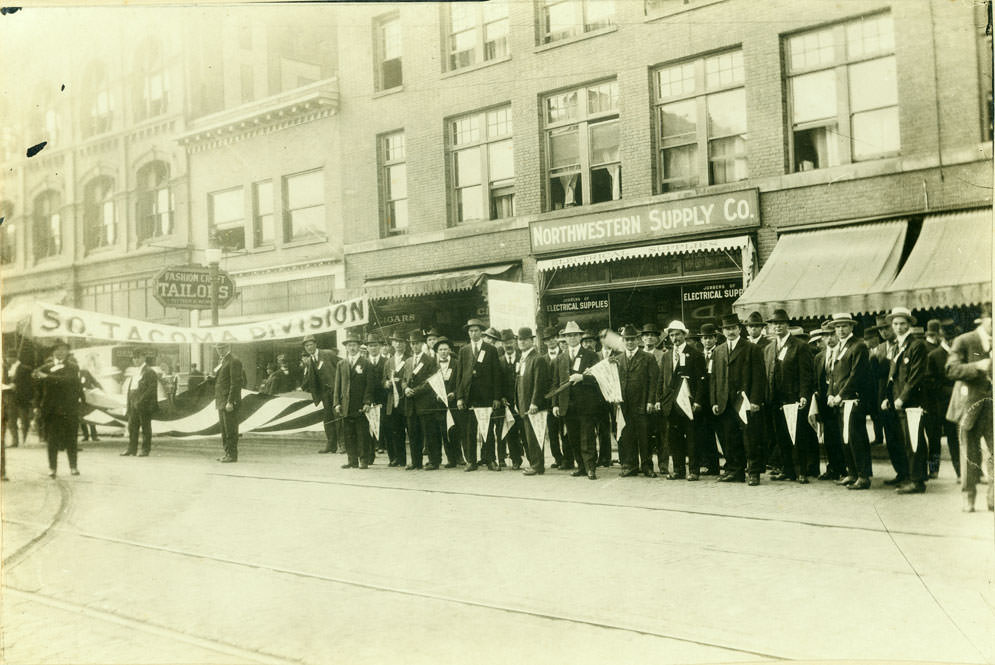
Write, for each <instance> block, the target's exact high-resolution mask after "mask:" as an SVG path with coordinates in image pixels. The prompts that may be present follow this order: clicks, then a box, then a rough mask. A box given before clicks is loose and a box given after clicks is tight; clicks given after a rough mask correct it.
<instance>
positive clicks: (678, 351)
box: [674, 342, 688, 353]
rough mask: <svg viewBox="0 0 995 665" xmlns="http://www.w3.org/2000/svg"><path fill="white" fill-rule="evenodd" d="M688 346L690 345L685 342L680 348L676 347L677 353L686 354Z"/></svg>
mask: <svg viewBox="0 0 995 665" xmlns="http://www.w3.org/2000/svg"><path fill="white" fill-rule="evenodd" d="M687 345H688V343H687V342H684V343H683V344H681V345H680V346H675V347H674V351H676V352H677V353H684V349H685V347H687Z"/></svg>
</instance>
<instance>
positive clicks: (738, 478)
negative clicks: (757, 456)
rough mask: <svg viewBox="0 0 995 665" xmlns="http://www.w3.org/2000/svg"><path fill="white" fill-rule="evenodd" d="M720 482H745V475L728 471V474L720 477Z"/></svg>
mask: <svg viewBox="0 0 995 665" xmlns="http://www.w3.org/2000/svg"><path fill="white" fill-rule="evenodd" d="M719 482H720V483H741V482H743V477H742V476H737V475H736V474H733V473H728V474H726V475H724V476H721V477H720V478H719Z"/></svg>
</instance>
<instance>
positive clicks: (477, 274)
mask: <svg viewBox="0 0 995 665" xmlns="http://www.w3.org/2000/svg"><path fill="white" fill-rule="evenodd" d="M513 267H514V264H512V263H503V264H500V265H495V266H487V267H483V268H469V269H467V270H453V271H450V272H431V273H424V274H420V275H408V276H406V277H388V278H383V279H368V280H366V283H365V284H364V286H363V290H364V291H365V292H366V294H367V295H369V297H370V298H372V299H374V300H387V299H388V298H404V297H411V296H426V295H432V294H434V293H455V292H458V291H469V290H471V289H473V288H476V287H477V286H478V285H479V284H480V283H481V282H483V281H485V280H486V279H487V278H488V277H497V276H499V275H503V274H505V273H506V272H508V271H510V270H511V269H512V268H513Z"/></svg>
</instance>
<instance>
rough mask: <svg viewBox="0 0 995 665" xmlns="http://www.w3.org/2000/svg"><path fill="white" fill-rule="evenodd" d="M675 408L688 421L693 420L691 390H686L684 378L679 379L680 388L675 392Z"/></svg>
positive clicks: (686, 384) (686, 381)
mask: <svg viewBox="0 0 995 665" xmlns="http://www.w3.org/2000/svg"><path fill="white" fill-rule="evenodd" d="M677 406H678V407H680V409H681V411H683V412H684V415H686V416H687V417H688V420H694V410H693V409H692V408H691V389H690V388H688V380H687V378H685V377H681V387H680V388H679V389H678V390H677ZM744 422H746V421H744Z"/></svg>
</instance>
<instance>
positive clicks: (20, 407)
mask: <svg viewBox="0 0 995 665" xmlns="http://www.w3.org/2000/svg"><path fill="white" fill-rule="evenodd" d="M2 425H3V427H2V429H3V432H2V433H0V434H2V436H3V440H4V442H6V441H7V432H8V430H9V431H10V433H11V435H12V436H13V437H14V445H13V446H11V447H12V448H16V447H17V446H19V445H20V442H21V441H27V440H28V430H30V429H31V405H30V404H18V403H17V402H15V401H13V400H10V403H9V404H7V403H5V404H4V405H3V421H2ZM18 426H20V439H18Z"/></svg>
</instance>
